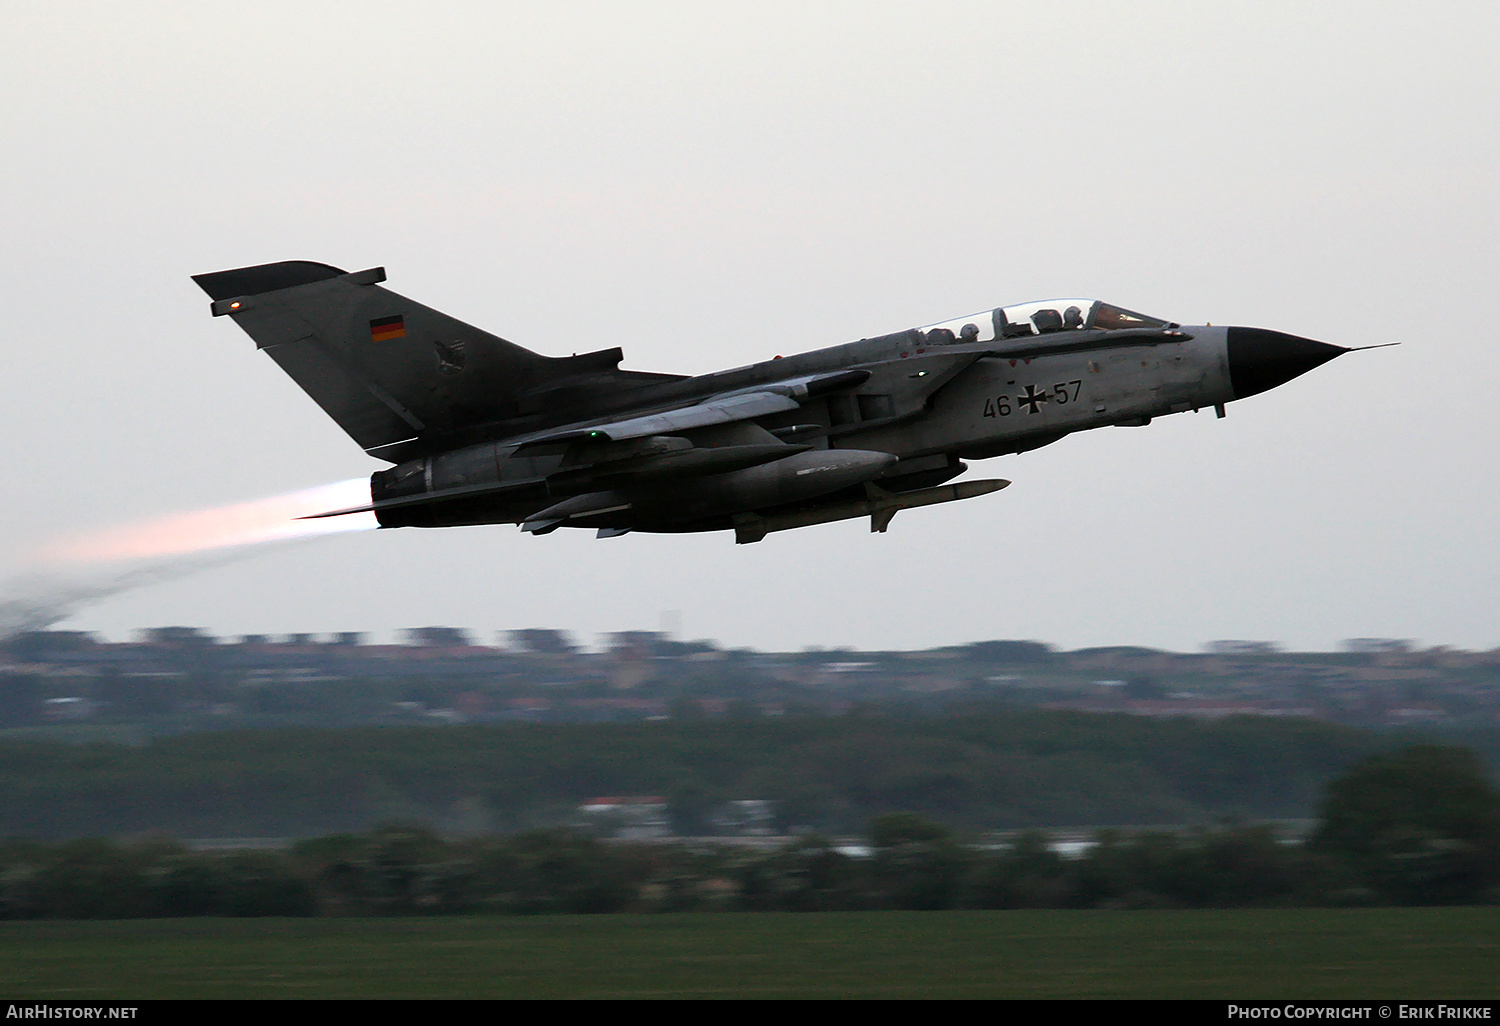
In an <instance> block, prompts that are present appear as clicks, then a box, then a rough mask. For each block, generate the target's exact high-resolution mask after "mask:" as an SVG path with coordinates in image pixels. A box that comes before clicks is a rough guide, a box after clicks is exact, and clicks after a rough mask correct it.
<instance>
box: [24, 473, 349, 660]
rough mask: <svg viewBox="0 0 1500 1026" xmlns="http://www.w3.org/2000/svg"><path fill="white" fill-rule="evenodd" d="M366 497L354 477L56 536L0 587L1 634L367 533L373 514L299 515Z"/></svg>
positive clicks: (36, 627)
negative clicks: (291, 546) (310, 544)
mask: <svg viewBox="0 0 1500 1026" xmlns="http://www.w3.org/2000/svg"><path fill="white" fill-rule="evenodd" d="M369 495H370V493H369V485H368V482H367V481H366V479H364V478H355V479H353V480H350V481H339V482H337V483H335V484H328V485H320V486H319V487H316V488H305V489H302V490H301V491H296V492H289V493H287V494H285V495H274V496H271V497H269V498H265V499H255V500H253V501H251V502H239V503H233V504H230V505H227V506H217V507H214V508H212V509H203V510H196V511H194V512H190V513H172V514H167V515H165V516H160V517H154V518H151V519H148V520H142V521H137V522H136V523H132V524H122V525H119V526H116V527H108V528H103V529H101V530H95V531H85V532H80V533H78V534H73V535H67V536H64V537H60V538H55V539H53V540H52V541H49V542H46V543H44V544H42V545H40V546H38V547H37V548H36V549H34V550H33V551H32V552H31V553H29V556H28V558H27V559H26V563H27V564H28V569H27V570H26V571H25V572H23V573H22V574H20V575H18V576H16V577H13V578H11V579H10V580H8V581H6V582H5V583H4V584H3V585H0V639H4V638H6V637H9V636H11V635H14V634H17V633H20V632H22V631H35V630H44V629H46V628H47V627H50V626H52V625H53V624H56V623H59V622H61V621H63V620H66V619H68V617H70V616H72V615H73V614H74V613H76V612H78V610H80V609H82V608H83V607H85V606H88V605H91V604H93V603H95V602H99V601H102V600H103V599H106V598H109V597H111V596H113V595H118V594H120V593H121V592H124V591H129V590H131V589H133V588H141V587H146V586H147V585H151V584H159V583H161V582H163V581H167V580H171V579H174V578H178V577H184V576H186V575H188V574H192V573H197V572H198V571H200V570H207V569H209V568H210V567H215V566H221V565H223V564H225V563H231V562H234V561H236V560H239V559H244V558H246V557H248V556H250V555H253V554H254V553H255V551H257V550H256V549H255V548H254V547H255V546H259V545H265V544H269V543H273V542H290V541H301V540H306V539H311V538H316V537H319V536H322V535H328V534H344V533H347V532H349V531H364V530H369V529H370V528H372V527H376V526H377V524H376V522H375V515H374V514H373V513H351V514H349V515H348V516H342V517H331V518H327V519H323V520H299V519H297V518H298V517H304V516H307V515H309V514H311V513H321V512H323V511H325V510H329V509H342V508H347V507H349V506H358V505H360V504H361V503H365V502H368V501H369Z"/></svg>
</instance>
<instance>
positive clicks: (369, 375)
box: [193, 260, 621, 462]
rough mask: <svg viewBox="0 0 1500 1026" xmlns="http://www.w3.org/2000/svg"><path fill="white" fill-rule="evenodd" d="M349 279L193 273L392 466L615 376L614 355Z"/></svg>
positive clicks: (289, 271) (371, 279) (313, 267)
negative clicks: (559, 386) (557, 345)
mask: <svg viewBox="0 0 1500 1026" xmlns="http://www.w3.org/2000/svg"><path fill="white" fill-rule="evenodd" d="M384 280H385V269H384V268H379V267H377V268H373V269H371V270H368V271H356V272H354V273H352V274H351V273H348V272H345V271H341V270H339V269H338V268H337V267H330V266H329V265H327V264H318V263H312V262H310V261H306V260H288V261H283V262H281V263H275V264H262V265H260V266H257V267H240V268H236V269H235V270H230V271H216V272H213V273H211V274H197V275H194V276H193V281H195V282H197V283H198V285H199V287H200V288H202V289H203V291H204V292H206V293H208V295H209V297H210V298H211V299H213V301H214V302H213V306H212V310H213V313H214V316H220V315H223V314H228V315H229V316H230V317H233V318H234V321H235V323H236V324H238V325H239V326H240V327H241V328H243V329H244V330H245V333H246V334H248V335H249V336H250V337H251V338H253V339H254V340H255V344H256V346H257V347H259V348H261V349H264V350H265V351H266V353H267V354H269V355H270V357H271V358H272V359H273V360H275V361H276V362H277V363H278V364H279V365H280V366H281V369H282V370H284V371H286V372H287V374H289V375H291V377H292V380H294V381H296V382H297V384H298V385H300V386H302V389H303V391H305V392H306V393H307V394H308V395H310V396H312V398H313V400H314V401H315V402H317V404H318V405H319V406H321V407H322V408H323V410H324V412H326V413H327V414H328V415H329V416H330V417H332V418H333V419H334V420H335V421H337V422H338V425H339V426H340V427H341V428H343V429H344V430H345V431H346V432H348V434H349V436H350V437H351V438H353V439H354V440H355V441H356V442H357V443H359V445H360V447H361V448H363V449H364V450H365V451H366V452H368V453H370V454H371V455H372V456H378V457H380V458H382V459H387V460H391V461H392V462H395V461H396V460H399V459H406V458H409V457H410V456H411V455H415V454H418V453H420V452H422V451H424V450H426V449H428V448H429V447H430V445H431V444H433V443H435V442H436V441H437V440H438V439H440V438H442V437H443V436H446V435H451V434H453V433H454V432H458V431H462V430H464V429H468V428H473V427H475V426H477V425H481V424H488V423H492V422H497V421H505V420H510V419H513V418H515V417H517V416H519V415H520V414H522V413H524V412H526V411H524V410H522V409H521V398H522V396H523V394H524V393H526V392H527V391H528V390H534V389H536V388H537V386H539V385H541V384H544V383H545V382H547V381H549V380H554V379H557V378H562V377H572V376H576V375H583V374H598V373H600V372H605V373H608V372H611V371H613V370H614V368H615V367H616V366H617V365H618V364H619V362H620V358H621V353H620V351H619V350H618V349H612V350H605V351H603V352H599V353H587V354H584V355H582V356H574V357H563V358H550V357H546V356H541V355H538V354H537V353H533V352H531V351H530V350H529V349H523V348H521V347H520V346H518V345H515V344H514V343H512V342H507V341H506V340H505V339H503V338H499V337H497V336H495V335H491V334H490V333H489V332H486V331H481V330H480V329H478V328H475V327H473V326H472V325H469V324H465V323H464V322H462V321H459V320H455V319H454V318H452V317H449V316H448V315H446V314H443V313H439V312H438V311H437V310H434V309H432V308H431V307H426V306H423V305H422V304H420V303H416V302H413V301H412V300H410V299H407V298H406V297H404V296H400V295H397V294H396V293H394V292H389V291H387V290H385V289H383V288H379V287H378V285H377V283H378V282H382V281H384Z"/></svg>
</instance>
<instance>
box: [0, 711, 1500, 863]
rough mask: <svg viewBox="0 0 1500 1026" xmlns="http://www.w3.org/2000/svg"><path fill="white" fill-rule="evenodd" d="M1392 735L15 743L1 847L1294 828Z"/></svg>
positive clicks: (247, 736)
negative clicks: (591, 807)
mask: <svg viewBox="0 0 1500 1026" xmlns="http://www.w3.org/2000/svg"><path fill="white" fill-rule="evenodd" d="M1478 740H1480V741H1481V743H1484V744H1488V745H1489V746H1491V747H1493V742H1494V739H1493V738H1489V739H1478ZM1400 741H1401V739H1400V738H1398V737H1397V736H1395V735H1391V734H1382V733H1376V732H1371V731H1363V730H1357V729H1354V728H1348V727H1341V726H1338V725H1335V724H1330V723H1326V722H1319V721H1311V720H1297V719H1275V718H1269V717H1242V718H1231V719H1225V720H1219V721H1215V722H1211V723H1203V722H1194V721H1188V720H1157V719H1149V718H1144V717H1132V716H1124V715H1091V714H1083V713H1066V712H1048V711H1042V710H1021V709H1008V710H996V709H993V708H990V709H976V710H974V711H971V712H970V713H969V714H968V715H964V716H948V717H921V716H913V717H897V716H890V715H885V714H881V713H878V712H868V713H856V714H851V715H847V716H839V717H822V716H816V717H814V716H809V717H790V716H789V717H785V718H780V719H769V718H764V717H757V718H754V719H746V720H733V719H719V720H707V721H688V720H667V721H661V722H652V723H634V724H591V725H581V724H559V725H540V724H515V725H490V726H454V727H443V728H428V727H409V728H408V727H384V728H349V729H288V730H273V731H241V732H224V733H201V734H192V735H184V736H179V737H174V738H167V739H158V740H156V741H153V742H152V743H150V744H147V745H142V746H139V747H127V746H116V745H97V744H96V745H64V744H56V743H46V742H38V741H21V740H14V739H11V740H5V741H0V836H22V837H32V838H52V839H58V838H66V837H81V836H101V835H126V834H136V833H143V832H148V831H160V832H164V833H168V834H171V835H174V836H179V837H265V836H282V837H285V836H290V837H308V836H314V835H318V834H328V833H336V832H350V831H354V832H359V831H367V830H370V829H373V828H374V827H375V826H377V825H378V824H380V823H383V822H393V821H404V822H426V823H430V824H432V825H434V826H435V827H436V828H438V829H440V830H443V831H446V832H450V833H452V832H469V833H486V832H488V833H498V832H517V831H522V830H526V829H531V828H536V827H540V826H552V825H559V824H563V823H566V822H568V821H569V819H570V818H571V816H572V815H573V812H574V810H575V809H576V808H577V806H578V804H579V803H580V802H583V801H586V800H587V799H589V798H593V797H597V796H602V795H659V796H662V797H664V798H666V799H667V800H668V802H669V806H670V811H671V816H672V823H673V827H674V829H675V831H676V833H678V834H679V835H684V836H698V835H703V834H706V833H709V832H711V827H710V826H709V819H710V817H711V815H712V812H713V810H714V809H715V808H716V807H718V806H719V805H721V804H722V803H724V802H727V801H733V800H739V799H760V800H765V801H769V802H772V803H774V808H775V810H776V816H777V824H776V825H777V827H778V828H779V829H781V830H783V831H793V830H802V831H806V830H820V831H824V832H829V833H848V832H853V831H858V830H861V829H863V828H864V827H865V825H866V824H868V823H869V821H870V820H871V818H873V817H874V816H877V815H880V814H881V813H884V812H887V811H889V810H892V809H904V810H908V811H911V812H914V813H919V814H921V815H923V816H926V817H928V818H931V819H934V820H937V821H940V822H943V823H946V824H948V825H949V826H952V827H955V828H959V829H971V830H994V829H1020V828H1026V827H1032V826H1049V827H1056V826H1067V825H1080V826H1102V825H1111V824H1121V825H1124V824H1133V825H1142V824H1166V823H1192V822H1206V821H1210V820H1212V819H1214V818H1215V817H1221V816H1238V817H1241V818H1243V819H1272V818H1294V817H1307V816H1309V815H1311V814H1312V811H1313V808H1314V806H1315V804H1316V801H1317V797H1318V795H1319V793H1320V791H1321V789H1322V787H1323V786H1324V785H1325V784H1326V782H1327V781H1328V780H1329V779H1331V778H1332V777H1333V776H1335V775H1336V774H1337V773H1339V772H1340V771H1342V770H1343V769H1345V768H1347V767H1348V766H1349V765H1351V764H1352V763H1354V762H1355V761H1357V760H1358V759H1360V758H1361V757H1363V756H1366V755H1370V754H1372V753H1376V752H1380V751H1384V750H1388V749H1390V748H1392V747H1394V746H1395V745H1397V744H1398V743H1400Z"/></svg>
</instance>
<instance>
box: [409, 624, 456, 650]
mask: <svg viewBox="0 0 1500 1026" xmlns="http://www.w3.org/2000/svg"><path fill="white" fill-rule="evenodd" d="M401 633H402V634H403V635H405V637H406V643H407V644H408V645H422V646H425V647H427V648H468V647H469V646H471V645H473V644H474V639H473V637H472V636H471V635H470V634H469V632H468V631H467V630H465V629H464V628H462V627H409V628H407V629H406V630H404V631H402V632H401Z"/></svg>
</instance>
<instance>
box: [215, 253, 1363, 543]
mask: <svg viewBox="0 0 1500 1026" xmlns="http://www.w3.org/2000/svg"><path fill="white" fill-rule="evenodd" d="M385 277H386V276H385V270H384V269H383V268H378V267H377V268H373V269H371V270H367V271H355V272H353V273H349V272H346V271H342V270H340V269H339V268H337V267H331V266H329V265H327V264H320V263H312V262H309V261H301V260H293V261H285V262H281V263H274V264H262V265H259V266H255V267H241V268H237V269H234V270H228V271H216V272H213V273H210V274H199V275H195V276H194V277H193V280H194V281H195V282H197V283H198V285H199V286H200V287H201V288H202V289H203V290H204V291H205V292H206V293H208V295H209V297H210V298H211V299H212V300H213V302H212V306H211V309H212V312H213V314H214V315H215V316H223V315H228V316H229V317H231V318H233V319H234V321H235V322H236V323H237V324H238V325H239V326H240V327H241V328H243V329H244V331H245V333H246V334H248V335H249V336H250V337H251V338H252V339H253V340H254V341H255V343H256V346H257V347H258V348H260V349H263V350H265V351H266V353H267V354H268V355H269V356H270V357H271V359H273V360H275V361H276V362H277V364H279V365H280V366H281V368H282V369H283V370H285V371H286V372H287V374H289V375H291V377H292V380H293V381H295V382H296V383H297V384H298V385H300V386H301V387H302V389H303V390H304V391H305V392H307V394H308V395H310V396H311V397H312V399H313V401H315V402H316V403H317V404H318V405H319V406H321V407H322V408H323V410H324V411H325V412H326V413H327V414H328V415H329V416H330V417H332V418H333V419H334V421H335V422H336V423H337V424H338V425H339V427H341V428H343V429H344V431H345V432H347V433H348V434H349V436H350V437H351V438H353V439H354V441H355V442H356V443H358V445H359V446H360V447H361V448H362V449H364V450H365V452H367V453H369V454H370V455H371V456H374V457H376V458H378V459H380V460H384V461H385V462H387V463H391V464H394V466H391V467H390V468H388V469H385V470H380V471H377V472H376V473H374V474H373V475H371V477H370V502H369V503H368V504H366V505H362V506H357V507H353V508H350V509H341V510H331V511H329V512H327V513H320V514H317V515H318V516H341V515H345V514H349V513H357V512H366V511H371V512H373V513H374V514H375V516H376V518H377V520H378V521H379V523H380V525H381V526H382V527H449V526H458V525H472V524H519V525H520V526H521V528H522V529H523V530H525V531H527V532H530V533H531V534H538V535H541V534H547V533H549V532H551V531H554V530H557V529H558V528H561V527H576V528H591V529H594V530H596V531H597V532H598V536H599V537H613V536H617V535H622V534H626V533H628V532H630V531H649V532H660V533H684V532H696V531H733V532H734V537H735V541H737V542H741V543H744V542H757V541H760V540H761V539H762V538H764V537H765V536H766V535H767V534H769V533H771V532H773V531H784V530H788V529H790V528H794V527H806V526H809V525H812V524H823V523H830V522H832V521H837V520H847V519H851V518H855V517H869V520H870V529H871V530H872V531H876V532H883V531H885V530H886V528H887V527H888V526H889V525H890V523H891V518H892V517H894V516H895V515H896V513H898V512H899V511H901V510H904V509H912V508H915V507H919V506H928V505H932V504H935V503H941V502H954V501H957V500H960V499H969V498H973V497H975V496H979V495H983V494H986V493H988V492H993V491H996V490H998V489H1000V488H1004V487H1005V486H1006V485H1008V484H1009V483H1010V482H1008V481H1004V480H999V479H986V480H971V481H961V482H954V483H949V482H953V481H954V479H955V478H957V477H959V475H961V474H963V473H964V472H965V471H966V470H967V469H968V467H967V465H966V463H965V462H964V461H965V460H986V459H992V458H994V457H997V456H1004V455H1006V454H1008V453H1018V452H1026V451H1028V450H1031V449H1038V448H1040V447H1042V446H1044V445H1050V444H1052V443H1053V442H1056V441H1057V440H1058V439H1060V438H1062V437H1063V436H1064V435H1068V434H1071V433H1072V432H1074V431H1084V430H1087V429H1090V428H1099V427H1109V426H1119V425H1129V426H1139V425H1144V424H1148V423H1150V422H1151V420H1152V419H1153V418H1155V417H1162V416H1166V415H1168V414H1172V413H1185V412H1187V411H1189V410H1193V411H1196V410H1199V409H1207V408H1212V409H1213V410H1215V411H1216V413H1217V414H1218V416H1220V417H1222V416H1223V415H1224V406H1225V404H1226V403H1229V402H1231V401H1233V400H1235V399H1244V398H1246V397H1247V396H1252V395H1255V394H1256V393H1258V392H1264V391H1266V390H1267V389H1270V388H1275V387H1276V386H1278V385H1280V384H1283V383H1284V382H1287V381H1290V380H1291V379H1292V378H1295V377H1297V376H1298V375H1300V374H1303V373H1306V372H1307V371H1309V370H1312V369H1313V368H1314V367H1317V366H1318V365H1319V364H1322V363H1326V362H1327V361H1329V360H1331V359H1333V358H1334V357H1335V356H1339V355H1340V354H1342V353H1345V352H1349V351H1350V350H1349V349H1347V348H1345V347H1342V346H1337V345H1329V344H1327V343H1324V342H1316V341H1314V340H1312V339H1308V338H1300V337H1298V336H1296V335H1288V334H1284V333H1282V332H1279V331H1268V330H1265V329H1262V328H1244V327H1212V326H1209V325H1193V326H1187V327H1184V326H1183V325H1180V324H1177V323H1175V322H1172V321H1168V320H1164V319H1162V318H1159V317H1149V316H1146V315H1145V314H1139V313H1134V312H1132V311H1130V310H1126V309H1124V308H1122V307H1118V306H1114V305H1112V304H1110V303H1105V302H1102V301H1099V300H1089V299H1059V300H1049V301H1046V302H1035V303H1025V304H1021V305H1016V306H1005V307H997V308H995V309H992V310H983V311H980V312H979V313H976V314H971V315H969V316H967V317H959V318H956V319H953V320H948V321H942V322H940V323H937V324H930V325H926V326H924V327H918V328H909V329H907V330H905V331H898V332H895V333H893V334H889V335H880V336H877V337H875V338H864V339H860V340H859V341H857V342H849V343H846V344H844V345H839V346H833V347H831V348H828V349H819V350H815V351H813V352H807V353H801V354H798V355H795V356H787V357H785V358H782V357H779V356H778V357H776V358H774V359H770V360H765V361H762V362H760V363H754V364H750V365H749V366H745V367H738V368H735V369H733V370H724V371H717V372H715V373H712V374H700V375H696V376H692V377H687V376H683V375H677V374H655V373H647V372H643V371H632V370H621V369H620V362H621V360H622V359H623V354H622V353H621V351H620V350H619V349H601V350H599V351H597V352H591V353H583V354H579V355H573V356H563V357H548V356H542V355H539V354H537V353H534V352H531V351H530V350H528V349H523V348H522V347H521V346H518V345H516V344H515V343H512V342H508V341H506V340H505V339H503V338H500V337H498V336H495V335H491V334H490V333H488V332H486V331H482V330H480V329H479V328H475V327H472V326H471V325H468V324H465V323H464V322H462V321H459V320H456V319H454V318H452V317H449V316H448V315H446V314H443V313H440V312H438V311H437V310H434V309H431V308H430V307H426V306H423V305H422V304H420V303H417V302H414V301H413V300H410V299H407V298H406V297H405V296H401V295H398V294H397V293H395V292H391V291H388V290H387V289H384V288H381V287H380V283H381V282H383V281H384V280H385Z"/></svg>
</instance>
